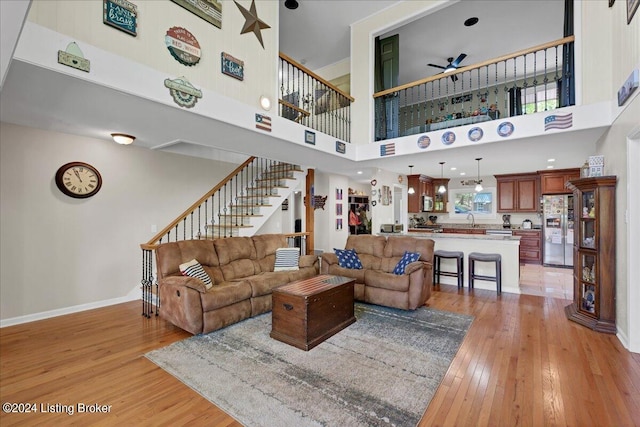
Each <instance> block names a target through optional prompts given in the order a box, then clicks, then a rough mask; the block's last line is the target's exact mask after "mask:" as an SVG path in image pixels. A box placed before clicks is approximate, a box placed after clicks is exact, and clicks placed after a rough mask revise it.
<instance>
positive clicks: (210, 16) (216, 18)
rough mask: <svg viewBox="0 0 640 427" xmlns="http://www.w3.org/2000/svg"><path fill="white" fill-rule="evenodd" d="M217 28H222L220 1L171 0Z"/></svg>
mask: <svg viewBox="0 0 640 427" xmlns="http://www.w3.org/2000/svg"><path fill="white" fill-rule="evenodd" d="M171 1H172V2H174V3H175V4H179V5H180V6H182V7H184V8H185V9H187V10H188V11H189V12H191V13H193V14H196V15H198V16H199V17H200V18H202V19H204V20H205V21H207V22H210V23H212V24H213V25H215V26H216V27H218V28H222V3H220V1H218V0H171Z"/></svg>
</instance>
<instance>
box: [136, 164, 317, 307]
mask: <svg viewBox="0 0 640 427" xmlns="http://www.w3.org/2000/svg"><path fill="white" fill-rule="evenodd" d="M305 175H306V173H305V171H303V170H302V168H301V167H300V166H298V165H292V164H289V163H281V162H278V161H274V160H270V159H264V158H257V157H250V158H249V159H247V160H246V161H245V162H244V163H242V164H241V165H240V166H238V167H237V168H236V169H235V170H234V171H233V172H231V173H230V174H229V175H227V177H226V178H225V179H223V180H222V181H221V182H220V183H219V184H217V185H216V186H215V187H214V188H212V189H211V190H210V191H209V192H207V194H205V195H204V196H202V197H201V198H200V199H199V200H198V201H196V202H195V203H194V204H193V205H191V206H190V207H189V208H187V210H185V211H184V212H183V213H182V214H181V215H180V216H178V217H177V218H176V219H175V220H174V221H172V222H171V224H169V225H168V226H166V227H165V228H164V229H162V231H160V232H159V233H158V234H156V235H155V236H154V237H153V238H151V240H149V241H148V242H147V243H142V244H141V245H140V248H141V249H142V280H141V282H140V283H141V284H142V315H143V316H145V317H150V316H151V313H153V304H154V299H155V302H156V303H158V307H159V301H158V300H157V299H156V298H155V297H154V294H156V295H157V292H158V286H157V282H156V280H155V270H154V268H153V259H154V255H153V252H154V250H155V248H156V247H157V246H158V245H160V244H162V243H167V242H175V241H178V240H193V239H220V238H226V237H235V236H252V235H254V234H256V233H257V232H258V230H260V227H262V226H263V225H264V224H265V223H266V222H267V220H268V219H269V217H270V216H271V215H273V213H275V212H276V211H278V210H279V209H280V206H281V205H282V202H283V201H284V200H287V199H288V197H289V195H290V194H291V193H292V192H293V191H294V190H295V189H296V188H299V186H300V184H299V182H304V180H303V179H302V178H304V177H305ZM289 234H291V235H293V233H289ZM306 234H308V233H298V234H296V235H295V236H296V237H299V236H301V235H306ZM289 237H293V236H289ZM290 240H293V239H290ZM290 245H291V244H290ZM291 246H293V245H291ZM154 284H155V285H156V287H155V292H154V289H153V285H154ZM156 315H157V311H156Z"/></svg>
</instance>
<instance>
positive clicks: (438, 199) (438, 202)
mask: <svg viewBox="0 0 640 427" xmlns="http://www.w3.org/2000/svg"><path fill="white" fill-rule="evenodd" d="M441 185H444V188H445V190H446V191H445V192H444V193H439V192H438V188H440V186H441ZM432 188H433V213H447V200H448V198H447V194H449V178H434V179H433V182H432Z"/></svg>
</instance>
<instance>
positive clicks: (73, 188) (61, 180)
mask: <svg viewBox="0 0 640 427" xmlns="http://www.w3.org/2000/svg"><path fill="white" fill-rule="evenodd" d="M56 185H57V186H58V188H59V189H60V191H62V192H63V193H64V194H66V195H67V196H69V197H74V198H76V199H85V198H87V197H91V196H93V195H94V194H96V193H97V192H98V191H99V190H100V187H102V177H101V176H100V172H98V170H97V169H96V168H94V167H93V166H91V165H90V164H87V163H83V162H71V163H67V164H66V165H62V166H60V168H59V169H58V172H56Z"/></svg>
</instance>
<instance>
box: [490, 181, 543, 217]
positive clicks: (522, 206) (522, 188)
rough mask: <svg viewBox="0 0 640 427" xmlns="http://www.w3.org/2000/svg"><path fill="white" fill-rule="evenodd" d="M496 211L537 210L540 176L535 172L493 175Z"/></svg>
mask: <svg viewBox="0 0 640 427" xmlns="http://www.w3.org/2000/svg"><path fill="white" fill-rule="evenodd" d="M495 177H496V181H497V186H498V212H538V211H539V210H540V176H538V174H537V173H530V174H508V175H495Z"/></svg>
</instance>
